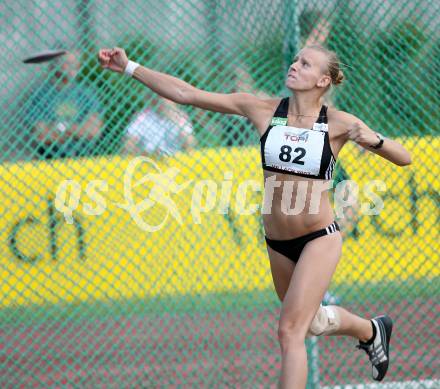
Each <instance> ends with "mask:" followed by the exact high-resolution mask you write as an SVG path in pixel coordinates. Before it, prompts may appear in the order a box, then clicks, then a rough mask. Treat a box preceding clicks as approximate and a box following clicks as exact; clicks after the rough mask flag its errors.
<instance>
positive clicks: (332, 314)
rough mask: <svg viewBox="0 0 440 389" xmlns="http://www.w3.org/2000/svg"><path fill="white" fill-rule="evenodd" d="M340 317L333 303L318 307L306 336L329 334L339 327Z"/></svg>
mask: <svg viewBox="0 0 440 389" xmlns="http://www.w3.org/2000/svg"><path fill="white" fill-rule="evenodd" d="M340 325H341V319H340V317H339V314H338V311H337V310H336V309H335V306H334V305H328V306H325V307H323V306H322V305H321V306H320V307H319V309H318V312H316V315H315V317H314V318H313V320H312V324H311V325H310V328H309V331H308V332H307V337H310V336H320V335H330V334H333V333H334V332H335V331H336V330H338V329H339V326H340Z"/></svg>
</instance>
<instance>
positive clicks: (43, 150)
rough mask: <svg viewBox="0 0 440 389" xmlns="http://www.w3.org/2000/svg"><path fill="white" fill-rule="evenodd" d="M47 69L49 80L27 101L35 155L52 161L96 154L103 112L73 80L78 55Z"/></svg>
mask: <svg viewBox="0 0 440 389" xmlns="http://www.w3.org/2000/svg"><path fill="white" fill-rule="evenodd" d="M49 66H50V70H51V72H50V73H51V76H50V78H49V79H48V80H46V81H45V82H44V83H43V84H41V85H40V86H39V87H38V88H37V90H36V91H35V92H33V94H32V95H31V97H30V99H29V100H28V103H29V104H30V105H29V107H30V108H29V109H28V113H27V123H28V125H29V126H30V127H31V128H32V133H33V141H34V142H35V146H36V148H35V150H36V154H37V155H38V156H39V157H42V158H46V159H51V158H63V157H74V156H82V155H90V154H94V153H96V151H97V143H98V140H99V137H100V135H101V129H102V121H101V119H100V115H99V112H102V109H101V106H100V104H99V101H98V99H97V97H96V96H95V94H94V93H93V91H92V90H91V89H90V88H88V87H87V86H85V85H83V84H80V83H79V82H78V81H77V80H76V75H77V74H78V71H79V69H80V66H81V64H80V61H79V54H78V53H76V52H68V53H67V54H66V55H65V56H63V57H61V60H56V61H54V62H51V63H50V65H49Z"/></svg>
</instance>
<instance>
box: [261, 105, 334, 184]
mask: <svg viewBox="0 0 440 389" xmlns="http://www.w3.org/2000/svg"><path fill="white" fill-rule="evenodd" d="M288 108H289V98H288V97H286V98H284V99H282V100H281V102H280V104H279V105H278V108H277V110H276V111H275V114H274V116H273V118H272V122H271V123H270V125H269V127H268V128H267V130H266V131H265V133H264V134H263V136H262V137H261V138H260V144H261V161H262V164H263V169H264V170H269V171H273V172H279V173H284V174H292V175H295V176H301V177H309V178H318V179H323V180H330V179H331V178H332V175H333V170H334V167H335V163H336V160H335V158H334V156H333V153H332V150H331V148H330V139H329V135H328V124H327V122H328V119H327V106H325V105H323V106H322V107H321V111H320V113H319V117H318V120H317V121H316V122H315V123H314V124H313V128H311V129H308V128H297V127H288V126H287V113H288Z"/></svg>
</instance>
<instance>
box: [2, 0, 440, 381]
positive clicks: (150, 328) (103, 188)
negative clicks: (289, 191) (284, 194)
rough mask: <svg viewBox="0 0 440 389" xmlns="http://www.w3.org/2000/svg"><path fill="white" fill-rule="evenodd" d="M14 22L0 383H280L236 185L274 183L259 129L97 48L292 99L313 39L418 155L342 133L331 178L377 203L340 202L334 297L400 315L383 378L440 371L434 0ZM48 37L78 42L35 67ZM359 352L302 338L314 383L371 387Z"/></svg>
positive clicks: (220, 6)
mask: <svg viewBox="0 0 440 389" xmlns="http://www.w3.org/2000/svg"><path fill="white" fill-rule="evenodd" d="M0 17H1V28H0V34H1V37H2V40H1V47H2V52H3V55H2V56H1V58H0V69H1V72H0V79H1V84H2V93H1V95H0V102H1V106H2V110H1V111H0V117H1V122H2V136H1V138H0V147H1V150H2V153H1V154H0V215H1V223H0V238H1V239H0V245H1V262H0V263H1V265H0V272H1V281H0V291H1V308H0V322H1V325H0V360H1V364H0V387H2V388H21V387H23V388H24V387H32V388H37V387H41V388H43V387H44V388H51V387H72V388H73V387H75V388H76V387H90V388H96V387H106V388H112V387H114V388H121V387H127V388H128V387H145V388H153V387H209V388H211V387H240V388H245V387H246V388H255V387H276V385H277V379H278V374H279V369H280V353H279V346H278V342H277V319H278V315H279V310H280V303H279V302H278V300H277V298H276V294H275V292H274V289H273V286H272V284H271V275H270V269H269V263H268V258H267V252H266V248H265V245H264V235H263V230H262V225H261V221H260V215H259V211H258V210H257V212H253V211H252V209H251V205H252V204H253V205H255V206H256V207H257V208H258V205H259V204H261V190H252V188H251V187H249V188H248V189H249V190H248V191H247V196H246V197H245V198H244V199H243V198H242V197H240V196H239V195H238V196H237V193H238V192H240V184H242V183H243V182H244V181H245V180H249V181H252V182H253V183H254V185H256V184H258V183H259V184H261V185H262V183H263V180H262V178H263V177H262V174H261V170H260V156H259V144H258V140H259V139H258V135H257V132H256V131H255V129H253V128H252V126H251V125H250V123H248V122H247V121H246V120H245V119H243V118H240V117H235V116H231V115H221V114H215V113H211V112H206V111H201V110H198V109H194V108H192V107H186V106H185V107H179V106H177V105H174V104H172V103H169V102H166V101H164V100H163V99H160V98H157V97H156V96H154V95H153V94H152V93H151V92H149V91H148V90H147V89H146V88H145V87H142V85H141V84H139V83H137V82H136V81H135V80H130V79H128V78H127V77H122V76H120V75H117V74H114V73H111V72H109V71H102V70H101V69H99V66H98V62H97V51H98V49H99V48H101V47H114V46H119V47H123V48H125V50H126V52H127V54H128V55H129V57H130V58H131V59H133V60H135V61H137V62H140V63H142V64H144V65H146V66H149V67H151V68H153V69H156V70H159V71H162V72H165V73H169V74H172V75H175V76H178V77H180V78H182V79H184V80H186V81H188V82H190V83H192V84H193V85H195V86H197V87H200V88H203V89H206V90H210V91H219V92H234V91H245V92H250V93H255V94H260V95H261V96H265V95H266V96H286V95H287V90H285V89H284V77H285V73H286V70H287V68H288V66H289V64H290V61H291V59H292V58H293V55H294V54H295V52H296V51H297V50H298V48H300V47H302V46H304V45H306V44H308V43H313V42H319V43H323V44H325V45H327V46H328V47H329V48H331V49H333V50H335V51H336V52H337V53H338V54H339V56H340V59H341V61H342V62H343V63H344V64H345V65H346V66H344V67H343V70H344V73H345V77H346V81H345V83H344V84H343V85H342V86H341V87H338V89H337V90H335V91H333V92H332V93H331V94H330V95H329V96H328V97H327V99H328V100H329V103H331V104H333V105H335V106H337V107H338V108H339V109H342V110H346V111H348V112H351V113H353V114H355V115H357V116H358V117H360V118H361V119H362V120H364V121H365V122H366V123H367V124H368V125H369V126H370V127H371V128H373V129H375V130H377V131H380V132H381V133H383V134H385V135H386V136H389V137H392V138H396V139H399V141H401V142H402V143H403V144H404V145H405V146H406V147H407V148H408V149H409V150H410V151H411V154H412V158H413V164H412V165H410V166H408V167H405V168H399V167H397V166H394V165H392V164H386V163H384V162H383V161H382V160H380V159H379V158H378V157H377V156H374V155H372V154H367V153H364V152H363V151H362V150H361V149H359V148H357V147H355V146H354V145H348V146H347V147H346V148H344V150H343V152H342V153H341V155H340V157H339V158H338V167H337V174H336V182H339V181H344V180H352V181H354V182H355V183H357V185H358V186H359V188H360V193H361V196H360V200H362V201H359V204H360V205H359V206H357V205H353V206H352V207H350V208H349V209H346V210H345V213H344V214H342V215H341V214H338V215H337V216H338V221H339V222H340V224H341V226H342V232H343V236H344V248H343V256H342V259H341V261H340V264H339V265H338V269H337V271H336V273H335V276H334V279H333V282H332V284H331V287H330V290H329V292H328V293H327V295H326V298H325V301H324V304H329V303H337V304H341V305H343V306H344V307H347V308H348V309H349V310H351V311H353V312H355V313H358V314H359V315H361V316H366V317H372V316H375V315H377V314H381V313H388V314H389V315H391V316H392V317H393V318H394V320H395V332H394V336H393V340H392V345H391V361H392V362H391V367H390V371H389V373H388V376H387V379H386V382H388V383H387V384H386V386H384V387H387V388H434V387H439V386H440V381H439V380H440V374H439V371H440V369H439V365H438V361H439V359H440V358H439V354H438V344H439V332H438V322H439V318H440V316H439V305H438V301H439V291H440V288H439V282H438V279H439V271H438V259H439V255H438V253H439V243H438V242H439V229H438V219H439V190H440V187H439V181H438V176H439V174H440V171H439V166H440V158H439V154H438V150H439V147H440V137H439V110H438V106H439V89H438V85H439V84H440V80H439V74H440V65H439V58H440V36H439V35H440V34H439V28H438V20H439V17H440V5H439V3H438V2H436V1H399V2H391V1H385V2H384V1H376V0H375V1H368V2H366V1H360V0H351V1H339V0H335V1H319V0H312V1H302V0H297V1H296V0H289V1H287V0H274V1H262V0H259V1H258V0H250V1H244V0H236V1H226V0H217V1H216V0H203V1H202V0H180V1H179V0H170V1H155V0H154V1H153V0H144V1H133V0H126V1H124V2H122V1H121V2H119V1H100V0H96V1H92V0H76V1H73V0H68V1H64V2H55V1H32V2H31V1H23V0H18V1H10V0H6V1H5V2H2V4H1V5H0ZM45 49H66V50H68V52H69V53H68V54H66V55H64V56H62V57H60V58H59V59H57V60H54V61H51V62H46V63H42V64H38V65H26V64H24V63H23V62H22V59H23V58H25V57H27V56H29V55H31V54H33V53H35V52H39V51H41V50H45ZM371 180H379V181H381V182H383V183H384V184H385V185H386V187H382V189H381V190H380V195H381V197H382V198H383V200H384V209H383V211H382V212H381V213H380V214H379V215H377V216H371V215H367V214H365V212H361V203H362V202H363V203H366V206H367V207H368V204H369V203H368V196H367V193H366V191H365V190H364V189H365V187H366V186H367V185H368V183H369V182H370V181H371ZM242 188H243V187H241V189H242ZM254 189H255V188H254ZM228 193H229V194H228ZM229 198H230V199H231V201H230V202H229V200H228V199H229ZM364 206H365V204H364ZM243 209H245V211H243ZM254 210H255V208H254ZM355 345H356V342H355V341H354V340H353V339H349V338H325V339H324V338H319V339H313V340H310V341H308V352H309V367H310V368H309V387H310V388H324V387H326V388H330V387H336V386H337V387H340V388H341V387H344V386H345V385H352V386H349V387H350V388H353V387H355V386H354V385H356V388H368V387H375V386H373V384H372V380H371V377H370V366H369V362H368V360H367V358H366V356H365V354H363V353H361V352H359V351H357V350H355ZM338 385H339V386H338Z"/></svg>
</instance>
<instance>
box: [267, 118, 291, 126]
mask: <svg viewBox="0 0 440 389" xmlns="http://www.w3.org/2000/svg"><path fill="white" fill-rule="evenodd" d="M286 124H287V118H272V122H271V123H270V125H271V126H285V125H286Z"/></svg>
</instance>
